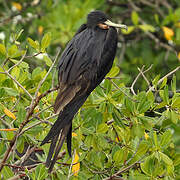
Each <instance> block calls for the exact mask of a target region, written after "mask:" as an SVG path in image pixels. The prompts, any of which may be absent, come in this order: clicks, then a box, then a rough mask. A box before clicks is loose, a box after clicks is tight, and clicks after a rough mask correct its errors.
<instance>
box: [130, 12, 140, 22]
mask: <svg viewBox="0 0 180 180" xmlns="http://www.w3.org/2000/svg"><path fill="white" fill-rule="evenodd" d="M131 20H132V22H133V24H134V25H138V22H139V16H138V13H137V12H136V11H133V12H132V14H131Z"/></svg>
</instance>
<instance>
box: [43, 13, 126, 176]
mask: <svg viewBox="0 0 180 180" xmlns="http://www.w3.org/2000/svg"><path fill="white" fill-rule="evenodd" d="M115 27H117V28H125V29H126V28H127V27H126V26H125V25H122V24H115V23H112V22H111V21H109V20H108V19H107V17H106V15H105V14H104V13H103V12H101V11H93V12H91V13H89V14H88V16H87V23H86V24H82V25H81V27H80V28H79V30H78V31H77V33H76V34H75V35H74V37H73V38H72V40H71V41H70V42H69V43H68V45H67V46H66V48H65V50H64V51H63V53H62V55H61V57H60V61H59V64H58V80H59V86H60V88H59V92H58V95H57V98H56V101H55V104H54V111H55V113H59V116H58V119H57V120H56V122H55V123H54V125H53V126H52V128H51V130H50V131H49V133H48V135H47V136H46V137H45V138H44V140H43V141H42V143H41V145H43V144H45V143H48V142H49V141H51V145H50V149H49V153H48V157H47V160H46V166H47V167H49V172H51V171H52V169H53V167H54V164H55V162H56V159H57V156H58V154H59V151H60V149H61V147H62V145H63V142H64V140H65V137H67V149H68V153H69V155H70V156H71V138H72V120H73V117H74V115H75V114H76V113H77V111H78V110H79V109H80V107H81V106H82V105H83V103H84V102H85V101H86V99H87V97H88V96H89V95H90V93H91V92H92V91H93V90H94V89H95V88H96V87H97V86H98V85H99V84H100V83H101V82H102V80H103V79H104V77H105V76H106V74H107V73H108V72H109V71H110V69H111V67H112V64H113V60H114V57H115V54H116V48H117V39H118V35H117V30H116V28H115ZM57 142H58V144H57ZM56 144H57V145H56ZM53 154H54V157H53V159H52V156H53Z"/></svg>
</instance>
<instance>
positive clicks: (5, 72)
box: [0, 67, 33, 99]
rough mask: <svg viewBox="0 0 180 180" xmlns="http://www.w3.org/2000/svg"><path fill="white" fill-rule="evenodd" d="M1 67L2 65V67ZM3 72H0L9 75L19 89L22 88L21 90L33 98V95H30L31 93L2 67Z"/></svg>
mask: <svg viewBox="0 0 180 180" xmlns="http://www.w3.org/2000/svg"><path fill="white" fill-rule="evenodd" d="M2 68H3V67H2ZM3 70H4V72H0V74H6V75H7V76H9V77H10V78H11V79H12V80H13V81H14V82H15V83H16V84H17V85H18V86H19V87H20V88H21V89H23V91H24V92H25V93H26V94H27V95H28V96H29V97H30V98H31V99H33V97H32V96H31V94H30V93H29V92H28V91H27V90H26V89H25V88H24V87H23V86H22V85H21V84H20V83H19V81H17V80H16V79H15V78H14V77H13V76H11V74H9V73H8V71H6V70H5V69H4V68H3Z"/></svg>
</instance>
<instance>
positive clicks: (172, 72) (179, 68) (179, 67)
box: [147, 66, 180, 93]
mask: <svg viewBox="0 0 180 180" xmlns="http://www.w3.org/2000/svg"><path fill="white" fill-rule="evenodd" d="M178 70H180V66H178V67H177V68H176V69H174V70H173V71H171V72H169V73H168V74H166V75H165V76H164V77H162V78H161V79H160V80H159V81H158V82H157V85H159V84H160V83H162V82H163V80H164V79H165V78H167V77H168V76H170V75H172V74H174V73H175V72H176V71H178ZM154 88H155V87H154V86H151V88H149V90H148V92H149V91H152V90H153V89H154ZM148 92H147V93H148Z"/></svg>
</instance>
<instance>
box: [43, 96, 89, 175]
mask: <svg viewBox="0 0 180 180" xmlns="http://www.w3.org/2000/svg"><path fill="white" fill-rule="evenodd" d="M87 97H88V96H87V95H84V96H79V97H78V98H75V99H73V100H72V101H71V102H70V103H69V104H67V105H66V106H65V107H64V108H63V110H62V111H61V112H60V113H59V116H58V119H57V120H56V122H55V123H54V125H53V126H52V128H51V130H50V131H49V133H48V134H47V136H46V137H45V138H44V140H43V141H42V143H41V146H42V145H44V144H45V143H48V142H49V141H51V145H50V148H49V153H48V157H47V159H46V167H49V173H50V172H51V171H52V169H53V167H54V164H55V162H56V160H57V157H58V154H59V152H60V150H61V147H62V145H63V142H64V140H65V137H67V148H68V153H69V155H70V156H71V138H72V119H73V117H74V115H75V114H76V113H77V111H78V110H79V108H80V107H81V106H82V105H83V103H84V102H85V100H86V99H87ZM57 142H58V143H57ZM53 154H54V156H53ZM52 157H53V159H52Z"/></svg>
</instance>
